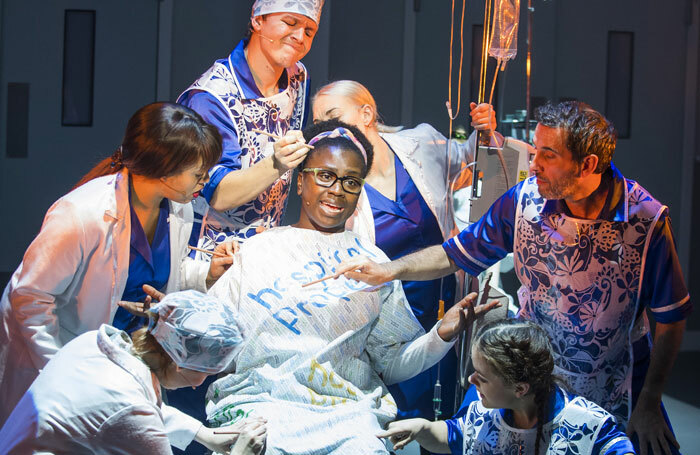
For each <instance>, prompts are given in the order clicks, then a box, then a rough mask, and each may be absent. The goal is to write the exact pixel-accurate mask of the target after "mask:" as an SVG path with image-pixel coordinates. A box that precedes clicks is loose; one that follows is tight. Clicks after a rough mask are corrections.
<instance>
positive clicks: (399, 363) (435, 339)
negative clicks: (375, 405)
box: [382, 323, 455, 385]
mask: <svg viewBox="0 0 700 455" xmlns="http://www.w3.org/2000/svg"><path fill="white" fill-rule="evenodd" d="M439 325H440V323H437V324H435V326H434V327H433V328H432V329H431V330H430V332H428V333H426V334H425V335H423V336H421V337H419V338H416V339H415V340H413V341H411V342H408V343H406V344H404V345H403V346H402V347H401V350H400V351H399V352H398V354H397V355H396V356H395V357H394V358H393V360H392V361H391V363H390V364H389V365H388V366H387V367H386V369H385V370H384V373H383V375H382V379H384V383H385V384H386V385H391V384H396V383H399V382H402V381H405V380H407V379H411V378H412V377H414V376H416V375H417V374H419V373H422V372H423V371H425V370H427V369H428V368H430V367H431V366H433V365H435V364H436V363H438V362H439V361H440V360H441V359H442V358H443V357H445V354H447V352H448V351H449V350H450V348H452V346H453V345H454V344H455V341H454V340H453V341H443V340H442V338H440V335H438V333H437V328H438V327H439Z"/></svg>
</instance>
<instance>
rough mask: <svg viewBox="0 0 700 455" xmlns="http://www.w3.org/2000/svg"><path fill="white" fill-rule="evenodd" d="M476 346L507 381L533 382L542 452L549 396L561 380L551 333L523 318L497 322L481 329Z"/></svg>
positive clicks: (531, 384) (537, 447) (512, 382)
mask: <svg viewBox="0 0 700 455" xmlns="http://www.w3.org/2000/svg"><path fill="white" fill-rule="evenodd" d="M474 349H475V350H476V351H478V352H479V353H480V354H481V355H482V356H483V358H484V360H485V361H486V362H487V363H488V364H489V366H490V367H491V368H493V370H494V372H495V373H496V374H497V375H498V376H500V377H501V378H502V379H503V382H505V383H506V384H508V385H512V384H515V383H518V382H524V383H527V384H529V385H530V390H529V391H528V394H534V399H535V403H536V404H537V439H536V442H535V454H538V453H539V450H540V441H541V440H542V439H543V434H542V429H543V426H544V424H545V411H546V410H547V406H548V405H549V397H550V396H551V393H552V391H553V390H554V387H555V383H560V382H561V381H560V380H559V379H557V378H556V377H555V376H554V375H553V371H554V358H553V357H552V345H551V343H550V341H549V337H548V336H547V332H545V331H544V330H543V329H542V328H541V327H540V326H538V325H537V324H535V323H533V322H530V321H526V320H522V319H503V320H498V321H493V322H490V323H488V324H486V325H484V327H483V328H482V329H481V330H480V331H479V333H478V334H477V336H476V339H475V340H474Z"/></svg>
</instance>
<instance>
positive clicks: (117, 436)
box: [94, 405, 173, 455]
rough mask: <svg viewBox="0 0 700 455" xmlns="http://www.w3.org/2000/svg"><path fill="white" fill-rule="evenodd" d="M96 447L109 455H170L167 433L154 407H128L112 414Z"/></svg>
mask: <svg viewBox="0 0 700 455" xmlns="http://www.w3.org/2000/svg"><path fill="white" fill-rule="evenodd" d="M94 446H95V448H96V449H97V448H99V453H101V454H106V455H131V454H135V453H138V454H145V455H150V454H153V455H170V454H172V453H173V451H172V449H171V447H170V441H169V440H168V435H167V434H166V433H165V428H164V427H163V419H162V418H161V416H160V413H159V412H158V409H157V408H156V407H155V406H146V405H133V406H128V407H126V408H124V409H122V410H120V411H119V412H117V413H115V414H114V415H112V416H110V418H109V419H107V421H105V423H103V424H102V426H101V427H100V429H99V431H98V433H97V435H96V438H95V444H94Z"/></svg>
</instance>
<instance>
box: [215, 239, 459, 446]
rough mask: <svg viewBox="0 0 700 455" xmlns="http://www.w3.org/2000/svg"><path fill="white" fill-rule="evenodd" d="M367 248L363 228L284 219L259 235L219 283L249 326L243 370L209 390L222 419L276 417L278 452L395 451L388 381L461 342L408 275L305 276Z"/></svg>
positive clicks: (273, 439) (376, 253) (374, 251)
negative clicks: (432, 313) (446, 333)
mask: <svg viewBox="0 0 700 455" xmlns="http://www.w3.org/2000/svg"><path fill="white" fill-rule="evenodd" d="M359 254H362V255H366V256H369V257H371V258H374V259H375V260H376V261H379V262H385V261H387V258H386V256H385V255H384V253H382V252H381V251H380V250H379V249H378V248H377V247H376V246H374V245H372V244H370V243H369V242H368V241H366V240H361V239H360V238H359V237H357V236H356V235H355V234H353V233H351V232H341V233H336V234H324V233H322V232H318V231H313V230H308V229H299V228H294V227H282V228H275V229H271V230H269V231H266V232H265V233H263V234H260V235H257V236H255V237H253V238H251V239H249V240H248V241H247V242H246V243H245V244H244V245H243V246H242V248H241V251H240V252H239V253H237V255H236V259H235V261H234V265H233V266H232V268H231V269H230V270H229V271H228V272H226V274H225V275H224V276H223V277H222V278H221V279H220V280H219V281H218V282H217V283H216V285H214V286H213V287H212V289H211V291H210V293H211V294H214V295H216V296H218V297H220V298H224V299H228V300H229V301H230V302H231V303H232V305H235V306H236V307H237V309H238V312H239V316H238V323H239V326H240V328H241V331H242V333H243V336H244V338H245V341H244V343H243V345H242V348H241V351H240V353H239V354H238V356H237V358H236V361H235V367H234V368H233V372H232V373H231V374H229V375H227V376H226V377H224V378H222V379H219V380H218V381H216V382H215V383H213V384H212V386H211V387H210V389H209V392H208V394H207V401H208V403H207V416H208V419H209V421H210V423H211V424H212V425H213V426H220V425H227V424H230V423H232V422H235V421H237V420H239V419H241V418H243V417H244V416H248V415H258V416H262V417H264V418H266V419H267V421H268V423H267V428H268V437H267V451H266V453H267V455H274V454H280V453H285V454H314V453H324V454H330V453H333V454H353V455H356V454H365V453H366V454H385V453H387V451H386V449H385V447H384V443H383V442H382V441H381V440H379V439H378V438H376V437H375V436H374V435H375V434H376V433H377V432H378V431H379V430H380V429H381V427H383V426H384V425H385V424H386V423H388V422H389V421H391V420H393V419H394V418H395V416H396V405H395V403H394V400H393V398H392V397H391V395H390V394H389V392H388V391H387V388H386V385H385V384H391V383H397V382H400V381H403V380H405V379H408V378H410V377H412V376H414V375H416V374H418V373H420V372H421V371H423V370H425V369H426V368H428V367H430V366H431V365H433V364H435V363H436V362H437V361H438V360H439V359H441V358H442V357H443V356H444V355H445V353H446V352H447V351H448V350H449V349H450V347H451V346H452V343H450V342H445V341H443V340H442V339H441V338H440V337H439V336H438V335H437V331H436V328H435V327H434V328H433V329H432V330H431V331H430V332H429V333H428V334H424V331H423V329H422V327H421V326H420V324H419V323H418V321H417V320H416V318H415V316H413V313H412V312H411V309H410V307H409V306H408V303H407V302H406V298H405V296H404V293H403V290H402V289H401V284H400V282H398V281H395V282H392V283H389V284H388V285H384V286H382V287H380V288H378V289H367V285H365V284H362V283H358V282H355V281H352V280H347V279H345V278H344V277H341V278H339V279H337V280H327V281H323V282H321V283H318V284H315V285H312V286H309V287H304V288H302V287H301V285H302V284H303V283H307V282H309V281H312V280H314V279H317V278H321V277H323V276H326V275H328V274H331V273H333V272H334V271H335V267H336V266H337V264H339V263H340V262H341V261H342V260H344V259H347V258H349V257H351V256H355V255H359Z"/></svg>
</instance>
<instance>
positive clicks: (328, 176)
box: [301, 167, 365, 194]
mask: <svg viewBox="0 0 700 455" xmlns="http://www.w3.org/2000/svg"><path fill="white" fill-rule="evenodd" d="M301 172H313V173H314V181H315V182H316V185H318V186H323V187H325V188H330V187H332V186H333V185H335V182H337V181H338V180H340V186H341V187H342V188H343V190H345V191H346V192H347V193H350V194H359V193H360V191H362V185H364V184H365V180H364V179H361V178H359V177H353V176H351V175H346V176H345V177H338V175H336V173H335V172H333V171H329V170H328V169H323V168H320V167H307V168H306V169H302V170H301Z"/></svg>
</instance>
